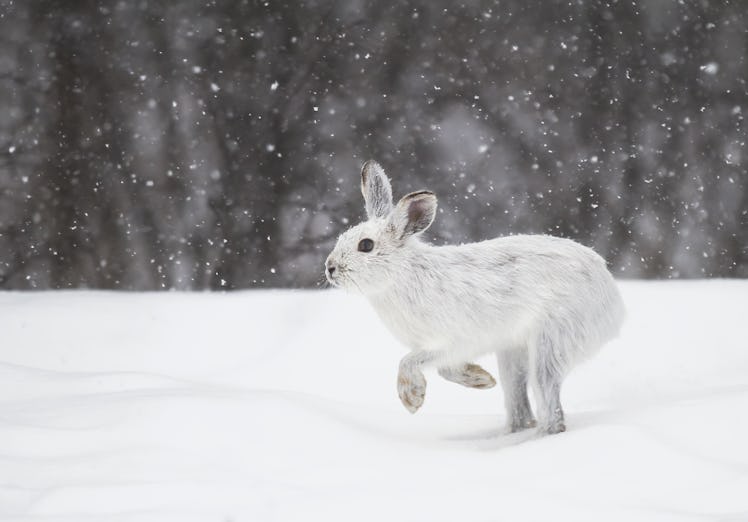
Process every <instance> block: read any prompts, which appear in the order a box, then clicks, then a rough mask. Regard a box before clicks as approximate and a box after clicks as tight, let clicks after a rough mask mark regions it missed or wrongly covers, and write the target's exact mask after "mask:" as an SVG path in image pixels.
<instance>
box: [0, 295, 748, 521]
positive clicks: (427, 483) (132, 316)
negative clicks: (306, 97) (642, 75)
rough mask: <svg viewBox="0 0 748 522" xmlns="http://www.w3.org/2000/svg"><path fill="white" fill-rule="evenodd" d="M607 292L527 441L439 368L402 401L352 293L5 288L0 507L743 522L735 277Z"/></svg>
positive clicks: (22, 517)
mask: <svg viewBox="0 0 748 522" xmlns="http://www.w3.org/2000/svg"><path fill="white" fill-rule="evenodd" d="M621 287H622V290H623V293H624V298H625V300H626V303H627V307H628V319H627V322H626V325H625V327H624V330H623V332H622V335H621V337H620V338H619V339H618V340H616V341H614V342H612V343H610V344H608V345H607V346H606V347H605V348H604V349H603V351H602V352H601V353H600V354H599V355H598V356H597V357H596V358H594V359H592V360H590V361H589V362H587V363H586V364H584V365H583V366H581V367H579V368H577V369H576V370H575V371H574V372H573V373H572V374H571V376H570V377H569V378H568V379H567V381H566V384H565V388H564V390H563V395H562V398H563V402H564V405H565V409H566V413H567V426H568V428H569V431H567V432H566V433H563V434H560V435H556V436H551V437H545V438H535V437H533V436H532V433H531V432H526V433H523V434H519V435H513V436H508V435H503V434H502V426H503V421H504V412H503V406H502V398H501V392H500V388H499V387H496V388H494V389H492V390H472V389H466V388H462V387H460V386H458V385H455V384H452V383H448V382H446V381H443V380H441V379H440V378H439V377H438V376H437V375H436V374H435V373H434V372H430V373H427V378H429V388H428V390H427V394H426V403H425V404H424V406H423V408H422V409H421V410H420V411H419V412H418V413H417V414H416V415H411V414H409V413H408V412H407V411H406V410H405V409H404V408H403V407H402V406H401V405H400V403H399V400H398V398H397V394H396V391H395V377H396V371H397V364H398V361H399V359H400V357H401V356H402V354H403V353H404V350H403V348H402V347H401V346H399V345H398V344H397V342H396V341H395V340H394V339H392V338H391V337H390V335H389V334H388V333H387V332H386V331H385V330H384V329H383V327H382V326H381V325H380V324H379V323H378V321H377V319H376V317H375V316H374V314H373V312H372V311H371V310H370V309H369V308H368V306H367V305H366V303H365V302H363V301H362V300H361V299H360V298H357V297H355V296H350V295H346V294H343V293H339V292H335V291H317V292H312V291H309V292H287V291H277V292H259V291H258V292H242V293H230V294H183V293H161V294H126V293H106V292H55V293H0V313H1V314H2V315H0V331H1V332H2V337H1V339H2V341H1V344H0V519H2V520H8V521H14V522H16V521H17V522H23V521H84V522H87V521H97V522H99V521H102V522H108V521H138V522H140V521H153V522H170V521H175V522H176V521H178V522H188V521H216V522H228V521H232V522H240V521H249V522H262V521H273V520H278V521H296V520H299V521H301V520H303V521H310V520H320V521H377V522H382V521H388V522H390V521H406V520H408V521H410V520H423V521H441V520H445V521H470V522H475V521H489V520H493V521H504V520H506V521H523V520H528V521H529V520H538V521H546V520H553V521H560V520H568V521H575V522H577V521H587V520H589V521H601V520H605V521H617V520H621V521H624V520H625V521H630V520H637V521H650V520H651V521H658V522H659V521H694V520H699V521H700V520H725V521H728V520H729V521H737V520H748V420H747V417H748V337H747V336H746V325H748V281H703V282H659V283H639V282H636V283H632V282H628V283H622V284H621ZM480 362H481V363H482V364H484V367H486V368H487V369H489V370H490V371H492V373H494V375H495V374H496V368H495V363H494V362H493V361H492V360H490V359H486V360H483V361H480Z"/></svg>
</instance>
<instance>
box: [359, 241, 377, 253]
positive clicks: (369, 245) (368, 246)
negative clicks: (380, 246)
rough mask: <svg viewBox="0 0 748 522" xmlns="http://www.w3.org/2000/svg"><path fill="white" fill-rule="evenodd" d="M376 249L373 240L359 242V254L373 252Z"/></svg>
mask: <svg viewBox="0 0 748 522" xmlns="http://www.w3.org/2000/svg"><path fill="white" fill-rule="evenodd" d="M373 248H374V241H372V240H371V239H362V240H361V241H359V242H358V251H359V252H371V250H372V249H373Z"/></svg>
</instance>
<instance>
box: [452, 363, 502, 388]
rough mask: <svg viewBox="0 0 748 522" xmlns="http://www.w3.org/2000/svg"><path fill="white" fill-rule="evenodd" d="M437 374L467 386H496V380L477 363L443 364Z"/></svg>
mask: <svg viewBox="0 0 748 522" xmlns="http://www.w3.org/2000/svg"><path fill="white" fill-rule="evenodd" d="M439 375H441V376H442V377H444V378H445V379H447V380H448V381H451V382H456V383H457V384H462V385H463V386H467V387H468V388H477V389H479V390H485V389H487V388H493V387H494V386H496V380H495V379H494V378H493V377H492V376H491V374H490V373H488V372H487V371H486V370H484V369H483V368H481V367H480V366H478V365H477V364H472V363H466V364H463V365H461V366H443V367H441V368H439Z"/></svg>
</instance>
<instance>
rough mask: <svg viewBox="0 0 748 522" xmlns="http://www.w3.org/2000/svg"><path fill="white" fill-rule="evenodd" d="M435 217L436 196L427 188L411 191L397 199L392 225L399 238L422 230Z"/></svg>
mask: <svg viewBox="0 0 748 522" xmlns="http://www.w3.org/2000/svg"><path fill="white" fill-rule="evenodd" d="M434 217H436V196H435V195H434V193H433V192H429V191H428V190H421V191H419V192H411V193H410V194H408V195H407V196H403V198H402V199H401V200H400V201H398V203H397V206H396V207H395V211H394V212H393V213H392V225H393V226H394V228H395V231H396V233H397V234H398V235H399V236H400V239H402V238H404V237H406V236H410V235H412V234H418V233H420V232H423V231H424V230H426V229H427V228H429V226H430V225H431V223H432V222H433V221H434Z"/></svg>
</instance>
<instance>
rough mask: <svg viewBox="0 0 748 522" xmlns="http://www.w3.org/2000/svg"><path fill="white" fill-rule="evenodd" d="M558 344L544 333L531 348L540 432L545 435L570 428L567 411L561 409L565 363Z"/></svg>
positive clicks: (532, 373) (533, 382) (532, 372)
mask: <svg viewBox="0 0 748 522" xmlns="http://www.w3.org/2000/svg"><path fill="white" fill-rule="evenodd" d="M557 343H558V341H556V340H554V339H552V338H551V337H550V336H548V335H545V334H541V335H540V336H539V338H538V341H537V343H536V344H535V345H534V346H531V348H530V354H531V356H530V358H531V365H530V366H531V375H532V384H533V391H534V395H535V405H536V407H537V412H538V431H539V432H540V433H542V434H545V433H547V434H554V433H560V432H562V431H566V424H565V423H564V411H563V409H562V408H561V382H562V381H563V378H564V374H565V372H564V367H565V364H564V357H563V354H562V353H561V351H560V349H559V346H558V344H557Z"/></svg>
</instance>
